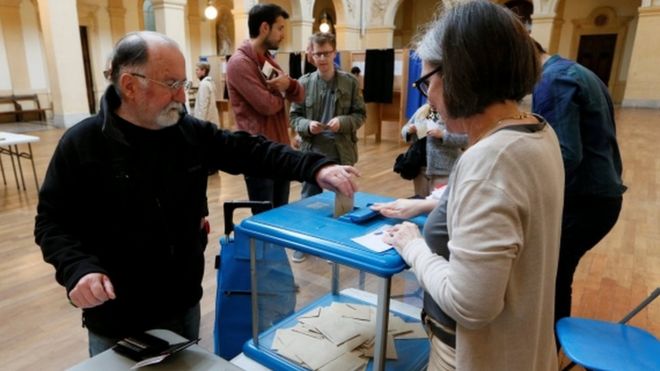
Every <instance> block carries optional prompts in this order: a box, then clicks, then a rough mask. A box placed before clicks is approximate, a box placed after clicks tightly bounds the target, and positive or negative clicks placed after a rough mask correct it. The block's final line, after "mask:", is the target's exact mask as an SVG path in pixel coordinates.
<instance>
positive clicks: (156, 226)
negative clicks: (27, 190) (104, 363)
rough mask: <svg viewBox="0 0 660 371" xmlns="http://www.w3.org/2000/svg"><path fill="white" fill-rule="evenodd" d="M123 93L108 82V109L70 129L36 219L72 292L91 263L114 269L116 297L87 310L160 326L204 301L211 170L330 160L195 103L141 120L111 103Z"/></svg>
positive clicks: (101, 317)
mask: <svg viewBox="0 0 660 371" xmlns="http://www.w3.org/2000/svg"><path fill="white" fill-rule="evenodd" d="M119 103H120V98H119V97H118V95H117V94H116V92H115V90H114V89H113V88H112V87H110V88H109V89H108V90H107V91H106V93H105V95H104V97H103V100H102V104H101V112H100V113H99V114H98V115H95V116H92V117H90V118H88V119H85V120H83V121H81V122H80V123H78V124H77V125H75V126H74V127H72V128H71V129H69V130H68V131H67V132H66V133H65V134H64V135H63V136H62V138H61V139H60V142H59V144H58V146H57V148H56V149H55V153H54V155H53V157H52V159H51V162H50V165H49V166H48V171H47V173H46V177H45V179H44V184H43V186H42V188H41V190H40V192H39V205H38V208H37V217H36V225H35V238H36V242H37V244H38V245H39V246H40V247H41V250H42V252H43V256H44V260H46V261H47V262H48V263H50V264H52V265H53V266H54V267H55V270H56V278H57V281H58V282H59V283H60V284H62V285H63V286H65V287H66V290H67V293H68V292H69V291H71V290H72V289H73V288H74V287H75V285H76V283H77V282H78V280H79V279H80V278H81V277H82V276H84V275H86V274H88V273H92V272H100V273H104V274H107V275H108V276H109V277H110V279H111V281H112V283H113V284H114V287H115V293H116V295H117V298H116V299H115V300H110V301H108V302H106V303H104V304H103V305H101V306H98V307H95V308H91V309H86V310H84V311H83V318H84V324H85V325H86V326H87V327H88V328H90V329H91V330H92V331H94V332H96V333H99V334H101V335H106V336H112V337H120V336H126V335H127V334H131V333H134V332H138V331H143V330H145V329H149V328H152V327H153V326H155V325H157V324H158V323H159V322H161V321H163V320H165V319H169V318H171V317H173V316H177V315H180V314H182V313H183V312H184V311H185V310H187V309H189V308H190V307H192V306H193V305H195V304H196V303H197V302H198V301H199V300H200V298H201V296H202V287H201V280H202V276H203V273H204V249H205V247H206V243H207V236H206V233H205V231H204V229H203V228H201V224H200V223H201V221H202V218H204V217H205V216H206V215H208V208H207V200H206V187H207V175H208V174H209V173H210V172H214V171H217V170H221V171H225V172H228V173H231V174H239V173H243V174H248V175H255V176H260V177H278V178H285V179H292V180H299V181H312V182H313V181H315V180H314V175H315V173H316V171H317V170H318V168H319V167H320V166H322V165H324V164H327V163H328V162H329V161H328V160H326V159H325V158H324V157H323V156H321V155H318V154H314V153H308V154H302V153H301V152H298V151H294V150H292V149H291V148H289V147H287V146H284V145H281V144H276V143H272V142H270V141H268V140H266V139H265V138H263V137H258V136H251V135H249V134H247V133H244V132H236V133H230V132H228V131H218V130H217V129H216V128H215V126H214V125H212V124H210V123H208V122H203V121H200V120H197V119H195V118H193V117H192V116H189V115H185V114H184V115H183V117H182V118H181V119H180V120H179V122H178V123H177V124H176V125H174V126H172V127H169V128H166V129H162V130H155V131H153V130H152V131H150V130H146V129H141V128H139V127H136V126H135V125H132V124H130V123H128V122H126V121H124V120H122V119H121V118H119V117H118V116H116V115H115V114H114V113H112V112H113V111H114V110H115V109H116V108H117V107H118V106H119Z"/></svg>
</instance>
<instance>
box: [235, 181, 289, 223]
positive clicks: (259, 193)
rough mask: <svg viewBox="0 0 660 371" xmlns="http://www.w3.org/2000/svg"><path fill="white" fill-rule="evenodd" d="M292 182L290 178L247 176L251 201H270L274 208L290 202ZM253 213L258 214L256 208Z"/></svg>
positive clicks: (246, 182)
mask: <svg viewBox="0 0 660 371" xmlns="http://www.w3.org/2000/svg"><path fill="white" fill-rule="evenodd" d="M290 184H291V181H290V180H283V179H266V178H256V177H252V176H245V185H246V186H247V191H248V197H249V198H250V201H270V202H271V203H272V204H273V207H274V208H275V207H278V206H282V205H286V204H288V203H289V187H290ZM252 214H256V211H255V210H254V209H253V210H252Z"/></svg>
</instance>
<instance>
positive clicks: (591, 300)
mask: <svg viewBox="0 0 660 371" xmlns="http://www.w3.org/2000/svg"><path fill="white" fill-rule="evenodd" d="M617 121H618V136H619V143H620V147H621V151H622V156H623V163H624V178H625V183H626V185H627V186H628V187H629V189H628V192H627V193H626V194H625V197H624V204H623V210H622V213H621V217H620V218H619V221H618V223H617V225H616V226H615V227H614V229H613V230H612V232H611V233H610V234H609V235H608V236H607V237H606V238H605V239H604V240H603V241H601V243H600V244H599V245H598V246H597V247H596V248H594V249H593V250H592V251H591V252H589V253H588V254H587V255H586V256H585V257H584V258H583V259H582V261H581V263H580V266H579V268H578V272H577V273H576V279H575V285H574V295H573V297H574V302H573V303H574V306H573V313H574V315H578V316H585V317H591V318H599V319H604V320H611V321H616V320H619V319H621V318H622V317H623V316H624V315H625V314H626V313H627V312H628V311H629V310H630V309H632V308H633V307H634V306H635V305H636V304H637V303H639V302H640V301H641V300H642V299H643V298H644V297H645V296H647V295H648V294H649V293H650V292H651V291H652V290H653V289H654V288H655V287H658V286H660V228H659V227H660V156H658V154H657V153H658V151H657V146H658V143H660V110H645V109H620V110H618V111H617ZM0 130H2V129H1V128H0ZM62 132H63V130H60V129H57V130H48V131H40V132H32V133H30V134H32V135H37V136H39V137H41V142H39V143H37V144H36V145H34V146H33V150H34V155H35V158H36V166H37V174H38V176H39V178H40V180H43V177H44V174H45V171H46V167H47V165H48V161H49V159H50V156H51V154H52V152H53V149H54V147H55V145H56V143H57V140H58V139H59V137H60V136H61V135H62ZM403 150H404V147H402V146H401V145H400V144H399V140H398V128H397V126H396V124H395V123H385V124H384V133H383V141H382V142H381V143H380V144H376V143H374V139H373V137H371V138H369V139H367V140H366V142H365V141H362V140H361V141H360V149H359V151H360V162H359V163H358V167H359V168H360V170H361V171H362V174H363V176H362V177H361V178H360V180H359V183H360V187H361V190H362V191H365V192H370V193H376V194H383V195H389V196H393V197H404V196H409V195H411V194H412V184H411V183H410V182H408V181H405V180H402V179H401V178H399V176H398V175H397V174H394V173H393V172H392V170H391V169H392V164H393V161H394V158H395V157H396V155H397V154H398V153H400V152H402V151H403ZM4 160H6V158H5V159H4ZM4 165H5V173H6V177H7V184H6V185H3V184H1V183H0V369H3V370H37V369H38V370H61V369H65V368H67V367H69V366H72V365H74V364H76V363H78V362H80V361H82V360H84V359H85V358H86V357H87V350H86V349H87V338H86V332H85V329H83V328H81V325H80V311H79V310H77V309H75V308H73V307H71V306H70V305H69V304H68V302H67V300H66V296H65V292H64V289H63V288H62V287H60V286H59V285H57V284H56V283H55V279H54V276H53V273H54V271H53V268H52V267H51V266H50V265H47V264H46V263H44V262H43V260H42V257H41V252H40V250H39V248H38V247H37V246H36V245H35V243H34V238H33V227H34V216H35V209H36V200H37V193H36V189H35V185H34V182H33V177H32V174H31V171H29V169H27V170H26V171H25V176H26V179H25V180H26V183H27V186H28V188H27V191H23V190H21V191H18V190H17V189H16V186H15V183H14V178H13V174H12V173H11V166H10V165H9V162H8V161H4ZM299 194H300V186H299V185H298V184H293V186H292V191H291V200H296V199H298V197H299ZM245 198H246V192H245V188H244V184H243V181H242V178H241V177H236V176H231V175H227V174H222V175H217V176H212V177H210V178H209V191H208V199H209V202H210V220H211V222H212V231H211V234H212V235H211V238H210V239H209V241H210V242H209V245H208V248H207V252H206V255H207V260H206V262H207V264H206V273H205V275H204V281H203V286H204V292H205V295H204V298H203V299H202V328H201V337H202V341H201V345H202V346H203V347H205V348H207V349H209V350H212V349H213V322H214V300H215V287H216V285H215V275H216V272H215V270H214V269H213V257H214V255H216V254H217V252H218V243H217V241H218V237H219V236H220V235H221V234H222V220H223V216H222V208H221V205H222V203H223V202H224V201H226V200H232V199H245ZM242 216H244V215H241V214H239V217H242ZM315 260H318V259H310V260H309V261H307V262H306V263H303V264H306V265H307V266H308V267H310V268H313V269H316V268H314V267H315V266H318V265H319V264H324V263H323V262H321V263H319V262H318V261H315ZM300 266H301V267H302V265H300ZM297 269H300V268H297ZM303 289H304V287H303ZM631 323H632V324H634V325H637V326H641V327H644V328H646V329H648V330H650V331H651V332H652V333H654V334H655V336H657V337H660V300H658V301H656V302H654V303H653V304H651V306H649V307H648V308H647V309H646V310H645V311H643V312H641V313H639V314H638V315H637V316H636V317H635V318H634V319H633V320H632V321H631Z"/></svg>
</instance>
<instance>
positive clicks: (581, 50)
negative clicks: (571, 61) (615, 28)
mask: <svg viewBox="0 0 660 371" xmlns="http://www.w3.org/2000/svg"><path fill="white" fill-rule="evenodd" d="M616 38H617V34H602V35H582V36H580V45H579V47H578V56H577V62H578V63H579V64H581V65H583V66H585V67H587V68H588V69H590V70H591V71H593V72H594V73H595V74H596V75H597V76H598V77H600V79H601V80H602V81H603V83H605V85H606V86H607V85H609V81H610V75H611V73H612V63H613V62H614V48H615V47H616Z"/></svg>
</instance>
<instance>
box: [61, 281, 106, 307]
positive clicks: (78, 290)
mask: <svg viewBox="0 0 660 371" xmlns="http://www.w3.org/2000/svg"><path fill="white" fill-rule="evenodd" d="M114 298H116V296H115V288H114V287H113V286H112V282H110V278H109V277H108V276H106V275H105V274H101V273H89V274H86V275H84V276H83V277H82V278H81V279H80V280H79V281H78V283H77V284H76V287H74V288H73V290H71V292H69V301H70V302H71V304H73V306H75V307H77V308H93V307H96V306H99V305H101V304H103V303H105V302H106V301H108V300H111V299H114Z"/></svg>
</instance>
